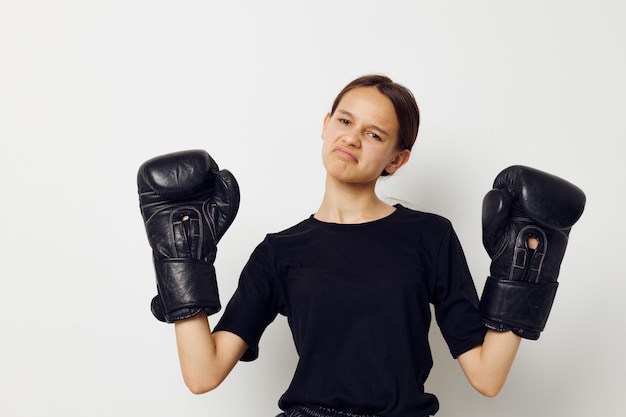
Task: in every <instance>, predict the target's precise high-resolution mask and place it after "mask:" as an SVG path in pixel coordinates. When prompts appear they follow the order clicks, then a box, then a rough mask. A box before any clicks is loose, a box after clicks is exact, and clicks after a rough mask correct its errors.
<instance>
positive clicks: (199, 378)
mask: <svg viewBox="0 0 626 417" xmlns="http://www.w3.org/2000/svg"><path fill="white" fill-rule="evenodd" d="M174 326H175V329H176V345H177V347H178V358H179V360H180V369H181V371H182V373H183V379H184V381H185V385H187V387H188V388H189V390H190V391H191V392H193V393H194V394H202V393H205V392H208V391H211V390H212V389H214V388H216V387H217V386H218V385H219V384H221V383H222V381H224V379H225V378H226V376H228V374H229V373H230V371H231V370H232V369H233V368H234V366H235V365H236V364H237V362H238V361H239V359H240V358H241V356H242V355H243V354H244V352H245V351H246V349H247V348H248V345H247V344H246V342H244V341H243V339H241V338H240V337H239V336H237V335H236V334H233V333H230V332H226V331H218V332H215V333H211V329H210V327H209V321H208V320H207V316H206V313H200V314H198V315H196V316H194V317H191V318H189V319H185V320H181V321H178V322H176V324H175V325H174Z"/></svg>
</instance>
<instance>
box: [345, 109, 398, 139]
mask: <svg viewBox="0 0 626 417" xmlns="http://www.w3.org/2000/svg"><path fill="white" fill-rule="evenodd" d="M337 113H341V114H344V115H346V116H349V117H352V118H354V115H353V114H352V113H350V112H349V111H348V110H342V109H337ZM368 127H371V128H374V129H376V130H378V131H379V132H380V133H382V134H383V135H385V136H390V135H389V132H387V131H386V130H385V129H383V128H382V127H380V126H378V125H375V124H370V125H368Z"/></svg>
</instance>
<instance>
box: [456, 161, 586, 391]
mask: <svg viewBox="0 0 626 417" xmlns="http://www.w3.org/2000/svg"><path fill="white" fill-rule="evenodd" d="M585 200H586V199H585V194H584V193H583V192H582V190H580V188H578V187H576V186H575V185H573V184H571V183H569V182H567V181H565V180H564V179H562V178H559V177H556V176H554V175H551V174H548V173H546V172H543V171H539V170H537V169H534V168H529V167H524V166H512V167H509V168H507V169H505V170H503V171H502V172H500V174H498V176H497V177H496V179H495V181H494V185H493V189H492V190H491V191H489V192H488V193H487V195H486V196H485V198H484V200H483V244H484V246H485V249H486V250H487V253H488V254H489V256H490V257H491V267H490V276H489V277H488V278H487V282H486V284H485V288H484V290H483V294H482V297H481V300H480V305H479V308H480V312H481V316H482V320H483V323H484V324H485V325H486V326H487V327H488V328H489V329H490V330H489V331H488V333H487V335H486V337H485V340H484V343H483V344H482V345H481V346H478V347H476V348H474V349H472V350H470V351H468V352H466V353H465V354H463V355H460V356H459V363H460V365H461V367H462V369H463V371H464V373H465V374H466V376H467V377H468V380H469V381H470V383H471V384H472V386H474V387H475V388H476V389H477V390H478V391H480V392H481V393H483V394H484V395H487V396H493V395H496V394H497V393H498V392H499V391H500V389H501V388H502V386H503V384H504V382H505V380H506V377H507V375H508V373H509V370H510V369H511V366H512V364H513V360H514V358H515V355H516V353H517V350H518V347H519V344H520V340H521V338H525V339H530V340H536V339H538V338H539V335H540V334H541V332H542V331H543V329H544V327H545V325H546V322H547V320H548V316H549V314H550V310H551V308H552V303H553V301H554V298H555V296H556V290H557V287H558V282H557V277H558V275H559V270H560V266H561V261H562V260H563V256H564V255H565V249H566V247H567V243H568V239H569V233H570V230H571V227H572V226H573V225H574V223H576V221H578V219H579V218H580V216H581V215H582V212H583V210H584V206H585Z"/></svg>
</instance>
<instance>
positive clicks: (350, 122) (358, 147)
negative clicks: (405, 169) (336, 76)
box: [322, 87, 410, 184]
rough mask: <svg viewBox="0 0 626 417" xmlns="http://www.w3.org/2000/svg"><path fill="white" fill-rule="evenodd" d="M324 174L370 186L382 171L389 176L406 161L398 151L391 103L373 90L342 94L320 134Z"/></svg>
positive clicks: (403, 153) (402, 153)
mask: <svg viewBox="0 0 626 417" xmlns="http://www.w3.org/2000/svg"><path fill="white" fill-rule="evenodd" d="M322 139H323V140H324V144H323V146H322V159H323V162H324V166H325V167H326V170H327V172H328V173H329V174H330V175H332V176H334V177H336V178H337V179H340V180H341V181H344V182H348V183H355V184H356V183H367V184H369V183H372V182H375V181H376V180H377V179H378V177H380V175H381V173H382V172H383V170H387V172H388V173H389V174H393V172H395V171H396V170H397V169H398V168H400V166H402V165H404V163H406V162H407V161H408V159H409V155H410V151H409V150H408V149H405V150H398V119H397V116H396V112H395V109H394V107H393V103H392V102H391V100H389V99H388V98H387V97H386V96H385V95H383V94H382V93H380V92H379V91H378V90H377V89H376V88H375V87H359V88H355V89H354V90H351V91H349V92H348V93H346V94H345V95H344V96H343V98H342V99H341V101H340V102H339V105H338V106H337V109H336V110H335V112H334V113H333V114H330V113H329V114H327V115H326V118H325V119H324V129H323V131H322Z"/></svg>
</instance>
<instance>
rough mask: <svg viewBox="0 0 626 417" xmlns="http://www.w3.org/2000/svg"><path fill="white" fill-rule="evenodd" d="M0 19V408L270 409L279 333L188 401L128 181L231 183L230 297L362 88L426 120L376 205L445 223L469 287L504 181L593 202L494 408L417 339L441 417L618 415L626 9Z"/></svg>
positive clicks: (31, 11) (296, 10)
mask: <svg viewBox="0 0 626 417" xmlns="http://www.w3.org/2000/svg"><path fill="white" fill-rule="evenodd" d="M0 4H1V6H0V138H1V144H0V170H1V172H0V174H1V176H2V186H1V189H2V204H1V206H0V207H1V208H0V210H1V211H0V218H1V219H2V227H1V229H0V245H1V251H0V254H1V255H0V278H1V284H2V285H1V286H0V329H1V334H2V338H1V343H0V415H2V416H10V417H13V416H28V417H34V416H57V415H58V416H148V415H149V416H151V417H157V416H187V417H191V416H209V415H210V416H224V417H235V416H251V417H257V416H258V417H270V416H274V415H275V414H276V413H277V412H278V409H277V407H276V402H277V399H278V397H279V396H280V394H281V393H282V391H283V390H284V389H285V388H286V385H287V383H288V382H289V379H290V376H291V372H292V370H293V366H294V364H295V360H296V358H295V354H294V350H293V347H292V341H291V336H290V334H289V332H288V329H287V326H286V322H285V320H284V319H283V318H279V319H277V321H276V322H275V323H274V324H273V325H272V326H270V328H269V329H268V331H267V332H266V334H265V335H264V337H263V339H262V340H261V356H260V359H259V360H257V361H256V362H253V363H243V364H240V365H238V366H237V367H236V368H235V370H234V372H233V374H231V376H229V378H228V379H227V380H226V382H225V383H224V384H223V385H222V386H220V387H219V388H218V389H217V390H215V391H213V392H211V393H209V394H206V395H201V396H194V395H193V394H191V393H189V392H188V391H187V389H186V388H185V386H184V384H183V382H182V378H181V376H180V371H179V368H178V361H177V356H176V350H175V340H174V333H173V327H172V326H171V325H167V324H163V323H160V322H157V321H156V320H155V319H154V318H153V317H152V315H151V313H150V311H149V302H150V299H151V298H152V296H153V295H154V293H155V286H154V277H153V270H152V263H151V255H150V249H149V246H148V244H147V239H146V237H145V233H144V230H143V223H142V221H141V217H140V214H139V209H138V202H137V196H136V185H135V175H136V171H137V168H138V167H139V165H140V164H141V163H142V162H143V161H145V160H146V159H148V158H151V157H153V156H156V155H159V154H162V153H166V152H171V151H177V150H182V149H191V148H202V149H206V150H208V151H209V152H210V153H211V154H212V155H213V156H214V158H215V159H216V161H218V163H219V164H220V166H221V167H222V168H228V169H230V170H231V171H232V172H233V173H234V174H235V175H236V177H237V179H238V180H239V183H240V186H241V194H242V203H241V209H240V212H239V215H238V217H237V219H236V221H235V223H234V224H233V226H232V227H231V229H230V230H229V232H228V233H227V234H226V236H225V237H224V239H223V240H222V242H221V243H220V249H219V253H218V260H217V264H216V267H217V270H218V274H219V280H220V289H221V294H222V301H223V302H224V304H225V302H226V301H227V300H228V299H229V297H230V295H231V294H232V292H233V291H234V288H235V283H236V281H237V278H238V275H239V272H240V270H241V268H242V267H243V264H244V263H245V261H246V260H247V258H248V256H249V254H250V252H251V251H252V249H253V248H254V246H256V244H257V243H258V242H259V241H260V240H261V239H262V238H263V236H264V235H265V233H268V232H273V231H278V230H281V229H283V228H285V227H287V226H290V225H291V224H293V223H295V222H297V221H299V220H301V219H303V218H305V217H307V216H308V215H309V214H311V213H313V212H314V211H315V210H316V209H317V206H318V204H319V202H320V199H321V195H322V191H323V188H322V187H323V182H324V172H323V169H322V165H321V161H320V157H319V152H320V145H321V140H320V129H321V126H322V120H323V117H324V115H325V113H326V112H327V111H328V110H329V108H330V105H331V102H332V99H333V98H334V96H335V94H336V93H337V92H338V91H339V90H340V89H341V88H342V87H343V86H344V85H345V84H346V83H347V82H349V81H350V80H352V79H353V78H355V77H357V76H360V75H362V74H366V73H384V74H387V75H389V76H390V77H392V78H393V79H394V80H396V81H398V82H400V83H402V84H404V85H406V86H407V87H409V88H410V89H411V90H412V91H413V92H414V93H415V95H416V97H417V100H418V102H419V104H420V108H421V111H422V125H421V130H420V134H419V137H418V142H417V144H416V146H415V148H414V151H413V155H412V159H411V161H410V163H409V164H408V165H407V166H406V167H404V168H403V169H402V170H401V171H400V172H399V173H398V174H397V175H396V176H395V177H394V178H390V179H386V180H384V181H383V182H382V183H381V184H380V188H379V190H380V194H381V196H382V197H385V198H394V199H396V200H394V201H397V200H400V201H403V202H405V203H406V204H407V205H409V206H411V207H415V208H419V209H423V210H427V211H432V212H436V213H439V214H442V215H444V216H446V217H448V218H450V219H451V220H452V222H453V224H454V225H455V228H456V230H457V232H458V234H459V236H460V239H461V241H462V243H463V246H464V248H465V251H466V255H467V257H468V261H469V263H470V268H471V270H472V273H473V275H474V279H475V282H476V286H477V287H478V288H479V292H480V290H481V289H482V285H483V282H484V279H485V277H486V274H487V272H488V267H489V260H488V257H487V255H486V253H485V252H484V250H483V248H482V246H481V234H480V233H481V230H480V228H481V226H480V206H481V201H482V197H483V195H484V193H485V192H487V191H488V190H489V189H490V188H491V183H492V181H493V178H494V177H495V175H496V174H497V173H498V172H499V171H500V170H501V169H503V168H505V167H507V166H509V165H512V164H526V165H530V166H534V167H536V168H539V169H543V170H546V171H549V172H552V173H554V174H556V175H559V176H562V177H564V178H566V179H568V180H570V181H571V182H573V183H575V184H577V185H578V186H580V187H581V188H582V189H583V190H584V191H585V192H586V194H587V198H588V203H587V207H586V211H585V213H584V214H583V216H582V218H581V220H580V221H579V222H578V223H577V224H576V225H575V226H574V228H573V230H572V233H571V236H570V237H571V239H570V246H569V248H568V252H567V254H566V257H565V259H564V262H563V266H562V270H561V276H560V282H561V286H560V289H559V292H558V295H557V299H556V302H555V305H554V308H553V311H552V314H551V317H550V320H549V322H548V326H547V328H546V331H545V332H544V333H543V334H542V336H541V338H540V339H539V341H537V342H530V341H524V342H523V343H522V346H521V350H520V352H519V356H518V359H517V361H516V363H515V365H514V368H513V370H512V372H511V374H510V377H509V380H508V382H507V384H506V386H505V388H504V390H503V391H502V392H501V394H500V395H499V396H498V397H496V398H494V399H487V398H483V397H481V396H480V395H479V394H478V393H476V392H474V391H473V389H472V388H471V387H470V386H469V384H468V383H467V382H466V381H465V379H464V377H463V375H462V373H461V371H460V368H459V367H458V365H457V363H456V362H455V361H454V360H452V359H451V358H450V355H449V354H448V351H447V347H446V346H445V344H444V343H443V342H442V339H441V336H440V334H439V330H438V328H437V327H436V325H433V331H432V347H433V351H434V356H435V367H434V369H433V372H432V375H431V378H430V379H429V382H428V386H427V389H428V390H430V391H431V392H435V393H436V394H437V395H438V396H439V398H440V401H441V411H440V413H439V414H438V415H440V416H465V417H467V416H480V417H487V416H508V417H516V416H530V415H532V416H534V417H543V416H589V415H594V416H618V415H619V416H621V415H623V412H624V406H623V404H624V402H623V395H624V388H625V386H626V384H625V383H624V374H625V372H626V364H625V360H624V348H625V347H626V346H625V345H624V342H623V334H624V321H625V319H626V307H625V304H626V303H624V294H625V293H626V283H625V278H626V274H625V272H626V271H625V268H624V262H623V261H624V256H625V255H624V254H625V251H624V243H623V242H624V234H625V233H624V232H625V231H626V230H625V222H624V210H623V208H624V206H625V203H626V200H625V198H624V180H625V179H626V175H625V174H626V170H625V169H624V151H623V145H622V143H621V142H623V141H624V139H625V138H626V128H625V122H624V115H625V113H626V81H625V80H626V77H625V76H624V74H626V53H625V51H626V46H625V41H626V3H624V2H623V1H621V0H614V1H603V0H600V1H583V0H569V1H567V0H563V1H551V0H543V1H535V0H533V1H523V2H522V1H496V0H493V1H364V0H361V1H326V0H315V1H307V2H297V1H252V0H250V1H231V2H225V1H224V2H216V1H163V0H144V1H127V0H124V1H122V0H108V1H94V0H75V1H69V0H66V1H43V0H42V1H32V0H20V1H10V0H1V3H0ZM217 317H219V315H218V316H215V317H214V318H212V322H213V323H215V319H216V318H217ZM373 342H374V341H373Z"/></svg>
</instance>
